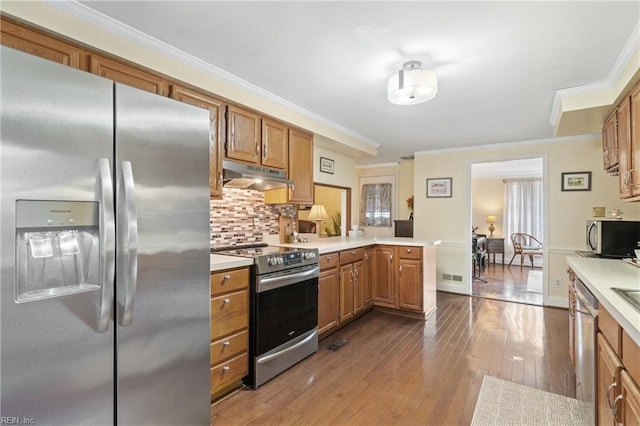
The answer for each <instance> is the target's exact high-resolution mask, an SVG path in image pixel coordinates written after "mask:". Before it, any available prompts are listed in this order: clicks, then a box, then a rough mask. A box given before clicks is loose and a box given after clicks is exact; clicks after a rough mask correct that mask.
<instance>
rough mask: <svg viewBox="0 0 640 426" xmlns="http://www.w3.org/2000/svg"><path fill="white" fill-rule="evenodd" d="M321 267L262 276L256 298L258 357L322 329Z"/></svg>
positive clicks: (255, 319)
mask: <svg viewBox="0 0 640 426" xmlns="http://www.w3.org/2000/svg"><path fill="white" fill-rule="evenodd" d="M319 271H320V268H319V267H318V266H317V265H314V266H311V267H301V268H293V269H289V270H286V271H281V272H277V273H274V274H265V275H260V276H258V278H257V283H256V284H257V285H256V287H255V294H254V306H253V309H254V310H253V322H254V324H253V326H254V341H253V343H254V345H255V346H254V348H253V349H254V353H253V354H254V356H260V355H262V354H265V353H267V352H269V351H270V350H272V349H274V348H276V347H278V346H281V345H282V344H284V343H286V342H289V341H291V340H294V339H295V338H297V337H298V336H301V335H303V334H305V333H307V332H308V331H311V330H314V329H316V328H317V326H318V274H319Z"/></svg>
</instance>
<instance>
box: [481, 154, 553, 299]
mask: <svg viewBox="0 0 640 426" xmlns="http://www.w3.org/2000/svg"><path fill="white" fill-rule="evenodd" d="M544 187H545V186H544V159H543V158H541V157H536V158H527V159H517V160H501V161H489V162H482V163H473V164H472V165H471V224H472V262H473V273H472V275H471V277H472V279H471V281H472V282H471V295H472V296H475V297H484V298H490V299H497V300H504V301H510V302H517V303H527V304H532V305H543V303H544V291H545V290H544V289H545V285H544V276H545V274H544V256H543V251H544V236H545V235H546V233H545V228H546V223H545V220H544V219H545V215H544V211H545V206H544V202H545V195H544ZM517 234H523V236H522V237H519V236H517ZM520 238H522V239H524V240H523V241H521V240H520ZM514 240H515V242H514ZM533 247H536V248H537V249H536V250H534V249H533Z"/></svg>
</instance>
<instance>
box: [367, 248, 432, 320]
mask: <svg viewBox="0 0 640 426" xmlns="http://www.w3.org/2000/svg"><path fill="white" fill-rule="evenodd" d="M423 261H424V260H423V258H422V248H421V247H412V246H378V247H376V251H375V262H376V265H375V295H374V303H375V305H376V306H382V307H387V308H393V309H400V310H406V311H414V312H423V309H424V307H423V279H422V277H423V273H422V272H423V271H422V268H423V266H422V265H423Z"/></svg>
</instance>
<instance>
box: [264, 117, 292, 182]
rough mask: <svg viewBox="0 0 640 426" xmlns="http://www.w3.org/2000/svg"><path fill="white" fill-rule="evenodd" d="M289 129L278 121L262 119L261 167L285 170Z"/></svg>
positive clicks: (287, 156)
mask: <svg viewBox="0 0 640 426" xmlns="http://www.w3.org/2000/svg"><path fill="white" fill-rule="evenodd" d="M288 158H289V128H288V127H287V126H286V125H285V124H283V123H280V122H278V121H274V120H269V119H267V118H263V119H262V165H264V166H267V167H273V168H276V169H282V170H286V169H287V160H288Z"/></svg>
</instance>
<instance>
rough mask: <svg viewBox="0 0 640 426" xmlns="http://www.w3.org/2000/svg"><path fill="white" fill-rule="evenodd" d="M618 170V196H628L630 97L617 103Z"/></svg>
mask: <svg viewBox="0 0 640 426" xmlns="http://www.w3.org/2000/svg"><path fill="white" fill-rule="evenodd" d="M616 117H617V121H618V132H617V134H618V138H617V139H618V154H619V157H618V170H619V175H620V198H629V197H631V194H632V185H633V181H632V171H631V169H632V167H633V165H632V158H633V152H632V145H631V97H630V96H629V97H627V98H625V100H623V101H622V102H621V103H620V105H618V112H617V113H616Z"/></svg>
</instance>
